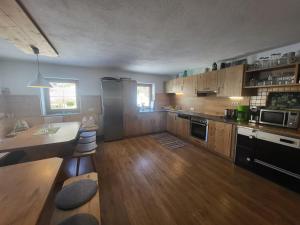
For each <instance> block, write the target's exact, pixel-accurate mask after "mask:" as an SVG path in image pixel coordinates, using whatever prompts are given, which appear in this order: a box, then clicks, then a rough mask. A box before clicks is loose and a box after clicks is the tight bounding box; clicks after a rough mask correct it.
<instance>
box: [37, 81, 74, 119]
mask: <svg viewBox="0 0 300 225" xmlns="http://www.w3.org/2000/svg"><path fill="white" fill-rule="evenodd" d="M48 80H49V82H50V83H51V85H52V88H49V89H43V95H44V102H43V103H44V111H45V114H65V113H79V100H78V93H77V92H78V81H76V80H67V79H66V80H63V79H48Z"/></svg>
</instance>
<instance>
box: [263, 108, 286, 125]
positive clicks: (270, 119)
mask: <svg viewBox="0 0 300 225" xmlns="http://www.w3.org/2000/svg"><path fill="white" fill-rule="evenodd" d="M259 123H261V124H269V125H274V126H280V127H285V126H286V123H287V113H286V111H279V110H278V111H277V110H266V109H262V110H261V111H260V116H259Z"/></svg>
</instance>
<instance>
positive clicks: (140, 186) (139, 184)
mask: <svg viewBox="0 0 300 225" xmlns="http://www.w3.org/2000/svg"><path fill="white" fill-rule="evenodd" d="M97 161H98V164H97V170H98V172H99V180H100V189H101V215H102V225H194V224H195V225H196V224H197V225H199V224H203V225H223V224H224V225H229V224H230V225H241V224H243V225H248V224H249V225H254V224H255V225H260V224H263V225H268V224H270V225H271V224H272V225H275V224H276V225H279V224H280V225H286V224H299V223H300V195H298V194H296V193H294V192H292V191H289V190H287V189H285V188H282V187H280V186H278V185H276V184H274V183H272V182H270V181H268V180H265V179H264V178H261V177H259V176H256V175H254V174H252V173H250V172H248V171H246V170H244V169H241V168H239V167H236V166H235V165H233V164H232V163H230V162H229V161H227V160H225V159H222V158H220V157H217V156H215V155H213V154H211V153H209V152H207V151H206V150H202V149H199V148H196V147H193V146H191V145H188V146H185V147H183V148H180V149H175V150H169V149H166V148H164V147H163V146H161V145H160V144H159V143H158V142H157V141H156V140H155V139H153V138H152V137H151V136H143V137H137V138H130V139H125V140H121V141H115V142H108V143H104V146H103V147H102V149H101V150H100V151H99V152H98V154H97Z"/></svg>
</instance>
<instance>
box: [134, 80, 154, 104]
mask: <svg viewBox="0 0 300 225" xmlns="http://www.w3.org/2000/svg"><path fill="white" fill-rule="evenodd" d="M151 93H152V91H151V86H150V85H149V86H146V85H138V87H137V105H138V107H150V101H151Z"/></svg>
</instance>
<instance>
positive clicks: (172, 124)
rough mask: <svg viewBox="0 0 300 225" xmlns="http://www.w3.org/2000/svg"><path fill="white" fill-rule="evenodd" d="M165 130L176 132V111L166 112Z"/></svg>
mask: <svg viewBox="0 0 300 225" xmlns="http://www.w3.org/2000/svg"><path fill="white" fill-rule="evenodd" d="M167 131H168V132H170V133H172V134H176V113H172V112H168V114H167Z"/></svg>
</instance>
